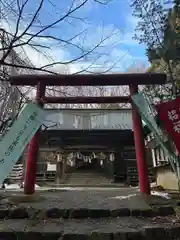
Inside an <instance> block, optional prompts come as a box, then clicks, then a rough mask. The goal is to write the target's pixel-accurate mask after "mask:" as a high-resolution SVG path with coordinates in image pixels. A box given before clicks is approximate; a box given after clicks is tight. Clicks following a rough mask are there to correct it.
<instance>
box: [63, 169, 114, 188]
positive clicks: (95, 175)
mask: <svg viewBox="0 0 180 240" xmlns="http://www.w3.org/2000/svg"><path fill="white" fill-rule="evenodd" d="M111 182H112V179H110V178H108V177H106V176H104V175H103V174H102V173H99V172H87V171H77V172H72V173H68V174H67V176H66V182H65V184H69V185H85V186H86V185H87V186H89V185H90V186H97V185H110V184H111Z"/></svg>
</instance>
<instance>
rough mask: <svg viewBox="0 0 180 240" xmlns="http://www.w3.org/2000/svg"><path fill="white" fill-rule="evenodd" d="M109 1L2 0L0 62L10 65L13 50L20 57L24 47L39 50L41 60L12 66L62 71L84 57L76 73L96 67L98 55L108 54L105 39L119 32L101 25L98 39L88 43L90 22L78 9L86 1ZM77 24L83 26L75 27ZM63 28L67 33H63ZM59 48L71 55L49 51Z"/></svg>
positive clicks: (100, 1)
mask: <svg viewBox="0 0 180 240" xmlns="http://www.w3.org/2000/svg"><path fill="white" fill-rule="evenodd" d="M108 2H110V0H98V1H97V0H68V1H65V2H63V3H59V4H57V1H53V0H51V1H50V0H38V1H36V4H34V2H32V1H31V0H15V1H12V0H3V1H2V0H1V1H0V4H1V10H0V11H1V12H0V14H1V25H2V26H1V29H0V30H1V32H3V34H4V33H5V34H6V35H7V37H8V41H7V42H6V44H4V46H1V48H0V52H1V58H0V65H3V66H9V67H11V66H12V63H9V62H8V61H7V59H8V56H9V55H10V54H11V53H12V51H15V52H16V53H18V54H20V55H21V57H22V55H23V50H24V51H25V52H27V50H29V52H30V51H31V52H34V53H36V54H37V53H39V54H40V55H41V57H42V56H43V58H44V60H43V61H42V59H40V62H39V63H38V64H37V65H36V66H32V64H29V65H26V66H24V65H23V64H20V63H19V64H18V63H13V67H16V68H21V69H29V70H33V71H35V72H36V73H37V72H46V73H53V74H57V73H59V72H62V69H64V68H66V71H67V69H68V66H69V65H70V64H72V63H76V64H77V63H78V64H81V63H83V62H84V61H86V63H89V64H86V65H87V66H85V67H84V66H83V68H82V70H79V71H77V72H78V73H79V72H84V71H88V69H90V68H91V67H92V65H93V66H94V67H95V66H96V63H97V61H98V59H100V58H101V59H102V58H103V56H107V54H108V53H107V52H106V51H105V46H106V42H107V40H108V39H109V38H112V37H113V36H115V35H117V34H118V33H117V31H115V30H114V29H112V31H110V32H108V33H106V32H105V31H103V27H102V29H101V30H100V31H101V36H100V39H98V41H95V43H94V44H87V42H89V43H90V41H91V40H90V39H89V37H90V36H88V34H89V32H88V25H89V24H88V22H87V21H86V18H85V17H84V18H83V17H82V16H81V15H80V14H79V13H80V12H83V11H84V9H85V8H86V7H87V5H88V4H101V5H104V4H107V3H108ZM47 10H48V12H46V11H47ZM77 25H81V26H82V27H81V28H78V30H77V31H74V29H75V28H76V27H77ZM62 29H63V30H62ZM79 29H80V30H79ZM65 30H66V31H67V32H68V33H69V34H65V32H64V31H65ZM61 31H62V33H61V34H60V32H61ZM71 32H73V34H71ZM65 35H66V37H64V36H65ZM67 36H68V37H67ZM85 43H86V44H85ZM112 44H113V42H112ZM58 48H59V49H63V50H64V51H72V52H73V56H72V57H69V58H67V59H66V60H63V59H61V58H59V59H57V57H54V56H53V54H52V52H53V51H54V50H56V51H57V50H58ZM2 52H3V54H2ZM113 65H114V63H112V64H111V66H108V68H109V69H110V68H111V67H112V66H113ZM106 71H107V69H106ZM77 72H75V73H77Z"/></svg>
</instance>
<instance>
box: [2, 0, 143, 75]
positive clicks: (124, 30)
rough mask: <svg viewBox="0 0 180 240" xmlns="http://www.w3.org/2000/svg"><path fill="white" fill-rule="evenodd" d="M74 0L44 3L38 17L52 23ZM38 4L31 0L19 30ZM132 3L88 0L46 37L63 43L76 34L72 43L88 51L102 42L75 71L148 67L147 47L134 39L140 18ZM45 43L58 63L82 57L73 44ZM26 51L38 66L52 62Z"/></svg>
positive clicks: (13, 17)
mask: <svg viewBox="0 0 180 240" xmlns="http://www.w3.org/2000/svg"><path fill="white" fill-rule="evenodd" d="M72 1H73V0H64V1H62V0H51V1H48V0H45V1H44V5H43V7H42V9H41V12H40V14H39V19H40V21H41V24H42V25H47V24H50V23H51V22H53V21H55V20H56V19H58V18H60V17H62V16H64V14H66V13H67V10H68V9H69V6H71V3H72ZM82 1H83V0H75V3H76V4H80V3H81V2H82ZM39 2H40V0H29V3H28V4H27V6H26V8H25V10H24V19H23V21H21V28H20V29H19V31H22V30H23V25H26V24H28V23H29V21H30V19H31V18H32V15H33V13H34V12H35V10H36V9H37V7H38V3H39ZM129 2H130V0H112V1H111V2H110V3H109V4H107V5H102V4H98V3H94V1H93V0H89V2H88V4H86V5H85V6H83V7H82V8H80V9H79V10H78V11H76V12H75V13H73V14H72V15H71V17H68V18H65V19H64V20H63V21H61V22H60V23H58V25H56V27H55V28H53V29H48V30H47V31H46V32H45V33H44V34H45V35H47V34H48V35H51V36H55V37H58V38H61V39H63V40H69V39H70V38H73V37H74V36H75V35H77V37H76V38H74V39H73V40H72V41H71V43H73V44H76V45H78V47H79V46H80V47H81V48H82V49H83V50H84V51H85V52H87V51H89V50H91V49H93V48H94V47H95V46H96V45H97V44H98V43H99V42H100V40H102V39H103V43H102V44H100V46H99V47H98V48H96V49H95V51H94V52H93V53H91V54H89V55H88V56H86V57H84V58H81V59H80V60H79V61H77V62H76V63H73V64H71V65H68V67H70V68H71V71H72V72H75V71H76V70H77V71H79V70H81V69H86V68H88V69H89V68H91V71H93V69H100V70H102V69H105V70H106V69H108V68H110V69H111V71H116V72H117V71H126V70H127V68H129V67H130V66H132V65H136V64H138V63H141V64H142V63H144V64H146V65H147V64H148V61H147V58H146V56H145V48H144V46H143V45H140V44H138V42H136V41H135V40H133V39H132V38H133V35H134V30H135V26H136V22H137V19H135V18H134V17H133V16H132V9H131V7H130V4H129ZM54 6H56V7H54ZM5 11H6V10H5ZM30 13H31V14H30ZM16 18H17V17H16V16H11V17H9V19H10V21H11V22H10V24H9V26H10V27H11V31H12V29H15V25H14V23H15V22H16V20H17V19H16ZM35 25H37V24H35ZM35 25H34V26H33V27H32V28H31V29H30V31H31V32H36V31H37V28H36V27H35ZM6 27H7V23H6ZM35 40H36V41H38V42H39V41H42V39H41V40H40V39H35ZM43 44H45V45H46V46H48V47H49V48H50V50H47V52H46V55H48V56H51V57H52V58H53V59H55V60H56V61H61V62H66V61H71V60H72V59H74V58H77V57H78V56H81V54H82V49H81V50H79V48H78V47H74V46H73V45H72V44H64V43H62V42H57V41H52V40H47V39H46V40H45V39H43ZM24 50H25V52H26V53H27V55H28V56H29V58H30V60H31V61H32V62H33V63H34V64H36V65H38V64H40V63H41V65H43V64H47V63H48V62H49V58H48V59H45V58H44V54H43V55H42V54H39V52H34V50H33V49H30V48H29V47H27V46H25V48H24ZM64 66H65V65H64ZM111 66H112V68H111Z"/></svg>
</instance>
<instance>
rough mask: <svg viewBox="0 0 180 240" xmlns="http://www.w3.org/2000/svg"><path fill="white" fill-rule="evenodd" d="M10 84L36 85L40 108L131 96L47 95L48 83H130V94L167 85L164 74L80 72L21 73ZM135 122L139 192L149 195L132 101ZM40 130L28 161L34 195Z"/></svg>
mask: <svg viewBox="0 0 180 240" xmlns="http://www.w3.org/2000/svg"><path fill="white" fill-rule="evenodd" d="M10 83H11V84H12V85H16V86H37V93H36V101H37V104H39V105H40V106H41V107H43V105H44V103H128V102H131V97H130V96H115V97H114V96H113V97H46V96H45V91H46V86H121V85H129V90H130V95H133V94H136V93H138V85H148V84H151V85H156V84H165V83H166V75H165V74H155V73H153V74H152V73H135V74H81V75H80V74H77V75H50V74H46V75H43V74H42V75H41V74H40V75H19V76H12V77H11V78H10ZM132 121H133V130H134V141H135V148H136V159H137V169H138V176H139V185H140V191H141V193H144V194H150V186H149V179H148V168H147V163H146V160H145V146H144V138H143V129H142V122H141V117H140V115H139V113H138V111H137V109H136V107H135V105H134V104H133V103H132ZM39 133H40V131H37V133H36V134H35V135H34V137H33V138H32V140H31V142H30V144H29V151H28V159H27V164H26V173H25V184H24V193H25V194H33V193H34V191H35V183H36V163H37V156H38V150H39Z"/></svg>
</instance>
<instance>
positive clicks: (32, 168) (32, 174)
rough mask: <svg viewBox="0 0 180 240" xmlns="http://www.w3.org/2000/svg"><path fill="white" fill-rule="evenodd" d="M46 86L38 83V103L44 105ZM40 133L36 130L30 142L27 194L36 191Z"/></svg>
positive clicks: (26, 178) (25, 190)
mask: <svg viewBox="0 0 180 240" xmlns="http://www.w3.org/2000/svg"><path fill="white" fill-rule="evenodd" d="M45 89H46V86H45V85H43V84H42V83H40V82H39V83H38V84H37V91H36V103H37V104H38V105H39V106H41V107H43V103H42V102H41V101H40V100H41V98H42V97H44V95H45ZM39 135H40V129H39V130H38V131H37V132H36V134H35V135H34V136H33V138H32V139H31V141H30V143H29V149H28V159H27V162H26V170H25V181H24V193H25V194H33V193H34V192H35V185H36V168H37V158H38V151H39Z"/></svg>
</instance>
